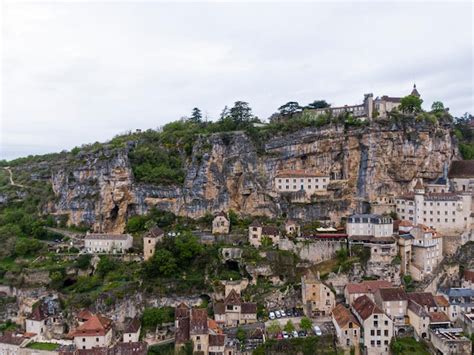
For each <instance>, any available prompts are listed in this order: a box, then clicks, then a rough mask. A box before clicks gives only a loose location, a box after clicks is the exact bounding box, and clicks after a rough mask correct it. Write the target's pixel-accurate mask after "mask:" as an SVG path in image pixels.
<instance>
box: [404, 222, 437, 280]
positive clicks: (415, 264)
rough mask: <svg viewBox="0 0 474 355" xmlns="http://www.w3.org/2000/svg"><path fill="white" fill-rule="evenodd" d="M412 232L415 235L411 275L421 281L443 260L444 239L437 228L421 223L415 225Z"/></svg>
mask: <svg viewBox="0 0 474 355" xmlns="http://www.w3.org/2000/svg"><path fill="white" fill-rule="evenodd" d="M410 234H411V235H412V236H413V239H412V245H411V249H412V251H411V254H412V257H411V260H412V261H411V264H410V269H409V270H410V275H411V276H412V277H413V279H414V280H416V281H421V280H423V279H424V278H425V277H426V276H427V275H430V274H432V273H433V272H434V270H435V269H436V267H437V266H438V265H439V263H440V262H441V261H442V260H443V240H442V237H441V236H440V235H439V234H438V233H437V232H436V231H435V230H433V229H431V228H429V227H427V226H425V225H420V224H419V225H417V226H415V227H413V229H412V230H411V231H410Z"/></svg>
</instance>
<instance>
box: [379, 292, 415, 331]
mask: <svg viewBox="0 0 474 355" xmlns="http://www.w3.org/2000/svg"><path fill="white" fill-rule="evenodd" d="M374 300H375V303H376V304H377V306H379V307H380V308H381V309H382V310H383V311H384V312H385V314H387V316H389V317H390V318H391V319H392V321H393V323H394V325H395V326H396V325H405V317H406V315H407V307H408V296H407V294H406V292H405V290H404V289H403V288H398V287H392V288H379V289H378V290H377V292H375V294H374Z"/></svg>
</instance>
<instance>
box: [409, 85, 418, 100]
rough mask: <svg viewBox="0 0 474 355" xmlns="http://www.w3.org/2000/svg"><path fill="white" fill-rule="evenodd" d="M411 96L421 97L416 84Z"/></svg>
mask: <svg viewBox="0 0 474 355" xmlns="http://www.w3.org/2000/svg"><path fill="white" fill-rule="evenodd" d="M410 95H411V96H416V97H420V93H419V92H418V90H416V84H413V90H412V91H411V93H410Z"/></svg>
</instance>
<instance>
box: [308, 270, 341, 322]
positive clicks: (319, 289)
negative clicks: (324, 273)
mask: <svg viewBox="0 0 474 355" xmlns="http://www.w3.org/2000/svg"><path fill="white" fill-rule="evenodd" d="M301 295H302V299H303V312H304V314H305V315H306V316H307V317H318V316H328V315H330V314H331V311H332V310H333V308H334V307H335V306H336V297H335V295H334V293H333V292H332V290H331V289H330V288H329V286H327V285H325V284H324V283H323V282H322V281H321V280H320V278H319V275H316V276H315V275H314V274H312V273H309V274H307V275H304V276H302V277H301Z"/></svg>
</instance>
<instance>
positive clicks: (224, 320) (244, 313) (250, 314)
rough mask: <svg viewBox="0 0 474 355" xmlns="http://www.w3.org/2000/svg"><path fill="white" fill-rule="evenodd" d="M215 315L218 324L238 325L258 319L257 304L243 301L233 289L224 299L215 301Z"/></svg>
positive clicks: (226, 325)
mask: <svg viewBox="0 0 474 355" xmlns="http://www.w3.org/2000/svg"><path fill="white" fill-rule="evenodd" d="M214 317H215V320H216V322H217V324H220V325H223V326H225V327H236V326H239V325H242V324H251V323H255V322H256V321H257V304H256V303H251V302H243V301H242V299H241V298H240V295H239V294H238V293H237V292H236V291H235V289H231V290H230V292H229V293H228V294H227V296H226V297H225V299H224V301H217V302H215V303H214Z"/></svg>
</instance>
